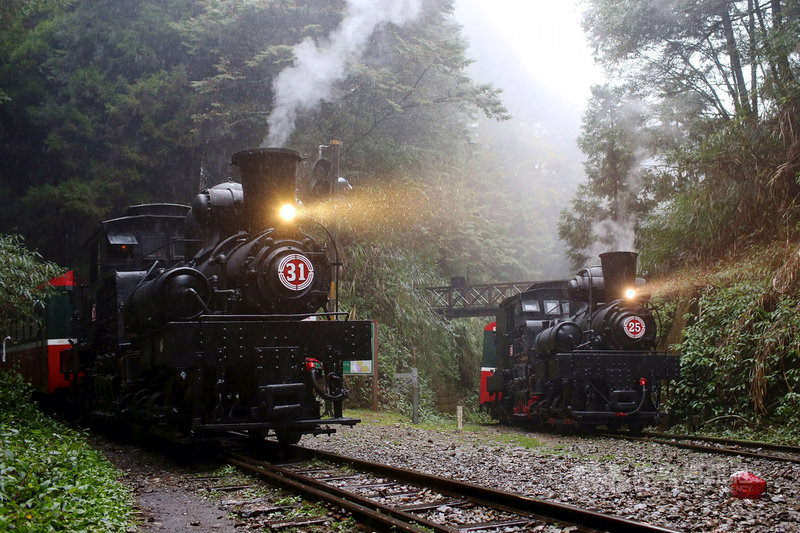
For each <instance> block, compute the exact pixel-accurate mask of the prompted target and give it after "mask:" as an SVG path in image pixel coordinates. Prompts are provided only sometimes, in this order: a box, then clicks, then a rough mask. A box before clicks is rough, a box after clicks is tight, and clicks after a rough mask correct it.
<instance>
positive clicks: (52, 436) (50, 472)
mask: <svg viewBox="0 0 800 533" xmlns="http://www.w3.org/2000/svg"><path fill="white" fill-rule="evenodd" d="M28 393H29V389H28V388H27V387H26V386H25V385H24V382H23V381H22V378H21V377H20V376H19V375H18V374H15V373H10V372H5V373H0V531H31V532H33V531H97V532H101V531H102V532H106V531H124V530H125V529H127V527H128V526H129V525H130V523H131V522H130V514H129V513H130V509H131V496H130V493H129V492H128V490H127V489H126V488H125V487H124V486H123V485H121V484H120V483H119V482H118V481H117V479H116V476H117V471H116V470H115V469H114V467H113V466H112V465H111V464H110V463H109V462H108V461H107V460H106V459H105V458H104V457H103V456H102V455H101V454H100V453H99V452H97V451H95V450H93V449H91V448H90V447H89V446H88V445H87V443H86V441H85V439H84V438H83V436H82V435H81V434H80V433H78V432H76V431H74V430H71V429H69V428H66V427H64V426H63V425H62V424H60V423H58V422H56V421H54V420H52V419H50V418H49V417H47V416H45V415H43V414H42V413H40V412H39V411H37V410H36V409H35V408H34V407H33V406H32V405H31V404H30V403H28V397H29V395H28Z"/></svg>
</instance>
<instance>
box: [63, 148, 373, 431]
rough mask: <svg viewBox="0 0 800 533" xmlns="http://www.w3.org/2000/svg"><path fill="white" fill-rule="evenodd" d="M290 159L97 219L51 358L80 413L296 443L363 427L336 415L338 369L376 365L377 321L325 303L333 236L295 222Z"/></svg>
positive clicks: (260, 154) (247, 164)
mask: <svg viewBox="0 0 800 533" xmlns="http://www.w3.org/2000/svg"><path fill="white" fill-rule="evenodd" d="M300 160H301V158H300V156H299V154H298V153H297V152H295V151H293V150H287V149H275V148H263V149H256V150H247V151H242V152H238V153H236V154H234V156H233V158H232V165H234V166H235V167H238V169H239V170H240V172H241V183H236V182H228V183H223V184H220V185H217V186H215V187H211V188H209V189H207V190H205V191H203V192H201V193H200V194H198V195H197V196H196V197H195V199H194V201H193V202H192V205H191V207H188V206H183V205H176V204H147V205H139V206H134V207H131V208H130V209H129V210H128V211H127V212H126V213H125V215H124V216H122V217H120V218H115V219H113V220H107V221H105V222H104V223H103V225H102V228H101V229H100V230H99V231H98V232H97V233H96V234H95V235H94V236H93V237H92V238H91V239H90V240H89V242H88V245H87V246H86V247H85V250H84V253H83V255H82V259H81V261H79V263H78V264H77V265H76V266H75V268H74V278H75V286H74V287H73V299H74V301H75V313H76V318H77V323H76V327H77V328H76V329H77V334H76V337H77V340H76V341H75V342H74V345H73V346H72V348H71V349H69V350H66V351H64V352H63V353H62V356H61V371H62V372H63V373H64V374H65V375H66V376H68V377H69V380H70V382H71V388H72V391H71V392H73V393H77V396H78V397H79V398H80V401H81V403H82V408H83V409H84V410H86V411H87V412H90V413H92V414H93V415H96V416H103V417H110V418H113V419H115V420H120V421H123V423H126V422H129V423H132V424H133V423H135V424H139V425H142V426H145V427H146V428H147V429H149V430H151V431H154V432H156V433H164V434H166V435H167V436H168V437H170V438H180V439H196V440H202V439H216V438H219V437H221V436H225V435H230V433H231V432H237V433H239V434H244V435H250V436H254V437H258V438H261V437H263V436H266V435H267V434H274V435H276V436H277V439H278V440H279V441H280V442H283V443H295V442H297V441H298V440H299V439H300V438H301V436H302V435H304V434H317V433H330V432H333V431H334V429H332V428H331V425H337V424H344V425H353V424H355V423H357V422H358V420H357V419H354V418H346V417H343V415H342V402H343V400H344V398H345V397H346V396H347V389H346V387H345V384H344V377H343V364H344V362H345V361H347V360H353V359H357V360H363V359H371V357H372V355H371V353H372V324H371V322H369V321H356V320H347V319H346V314H345V313H338V312H337V310H327V311H326V309H325V308H326V305H328V302H329V294H330V292H331V290H332V289H331V287H332V283H335V277H336V275H337V266H338V262H339V261H338V257H337V256H336V250H335V243H334V242H333V241H332V238H331V236H330V234H329V233H328V232H327V230H325V229H324V228H322V227H321V226H319V224H317V223H316V222H314V221H313V220H311V219H310V218H307V217H299V216H296V217H294V218H293V219H291V220H289V219H290V218H291V216H290V215H292V213H293V211H294V209H295V206H296V198H295V187H296V183H295V181H296V171H297V164H298V162H299V161H300ZM281 209H282V210H283V211H282V212H281V211H279V210H281ZM284 216H285V218H286V219H284ZM323 406H325V407H326V408H327V409H326V410H327V411H329V412H327V413H323V409H322V408H323Z"/></svg>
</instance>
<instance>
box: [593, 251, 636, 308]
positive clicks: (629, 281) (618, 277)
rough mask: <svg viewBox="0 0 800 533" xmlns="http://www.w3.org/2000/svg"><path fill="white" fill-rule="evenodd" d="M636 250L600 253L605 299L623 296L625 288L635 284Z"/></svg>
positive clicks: (616, 298)
mask: <svg viewBox="0 0 800 533" xmlns="http://www.w3.org/2000/svg"><path fill="white" fill-rule="evenodd" d="M637 257H639V254H637V253H636V252H606V253H604V254H600V265H601V266H602V269H603V288H604V289H605V300H606V301H607V302H610V301H612V300H618V299H620V298H624V297H625V289H628V288H632V287H634V286H635V285H636V258H637Z"/></svg>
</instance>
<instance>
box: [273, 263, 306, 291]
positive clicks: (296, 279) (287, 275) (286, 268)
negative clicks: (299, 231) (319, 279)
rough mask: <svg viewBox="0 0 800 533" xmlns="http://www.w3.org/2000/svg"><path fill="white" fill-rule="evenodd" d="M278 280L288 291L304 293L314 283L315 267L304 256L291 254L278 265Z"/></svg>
mask: <svg viewBox="0 0 800 533" xmlns="http://www.w3.org/2000/svg"><path fill="white" fill-rule="evenodd" d="M278 279H280V280H281V283H282V284H283V286H284V287H286V288H287V289H290V290H293V291H302V290H303V289H305V288H306V287H308V286H309V285H311V282H312V281H314V265H312V264H311V261H309V259H308V257H306V256H304V255H301V254H289V255H287V256H286V257H284V258H283V259H281V262H280V263H278Z"/></svg>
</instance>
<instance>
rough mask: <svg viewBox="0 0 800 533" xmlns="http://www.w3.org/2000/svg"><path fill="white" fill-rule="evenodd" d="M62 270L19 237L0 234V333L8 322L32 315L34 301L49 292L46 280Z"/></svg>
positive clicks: (34, 306)
mask: <svg viewBox="0 0 800 533" xmlns="http://www.w3.org/2000/svg"><path fill="white" fill-rule="evenodd" d="M64 270H65V269H63V268H62V267H60V266H58V265H56V264H55V263H51V262H48V261H44V260H43V258H42V256H41V255H40V254H39V253H37V252H32V251H30V250H29V249H28V248H27V247H26V246H25V239H23V238H22V236H20V235H0V310H1V311H0V332H4V331H6V328H7V326H8V320H11V319H12V318H13V319H20V318H23V317H27V316H31V315H32V314H33V313H35V312H36V302H37V301H42V300H45V299H46V297H47V294H48V292H49V289H50V285H49V284H48V283H47V282H48V280H50V279H52V278H54V277H56V276H59V275H60V274H62V273H63V272H64Z"/></svg>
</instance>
